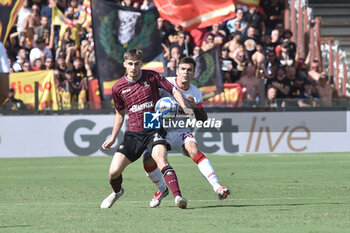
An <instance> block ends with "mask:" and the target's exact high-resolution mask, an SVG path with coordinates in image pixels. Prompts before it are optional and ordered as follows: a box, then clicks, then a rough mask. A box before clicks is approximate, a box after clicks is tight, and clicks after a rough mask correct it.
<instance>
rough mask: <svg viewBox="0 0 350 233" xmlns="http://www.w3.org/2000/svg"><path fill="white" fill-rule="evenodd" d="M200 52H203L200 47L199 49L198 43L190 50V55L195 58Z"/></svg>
mask: <svg viewBox="0 0 350 233" xmlns="http://www.w3.org/2000/svg"><path fill="white" fill-rule="evenodd" d="M201 52H203V51H202V49H201V47H200V46H198V45H196V46H194V48H193V52H192V57H193V59H196V57H198V55H199V54H200V53H201Z"/></svg>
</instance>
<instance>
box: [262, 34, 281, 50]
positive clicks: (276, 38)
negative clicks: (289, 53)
mask: <svg viewBox="0 0 350 233" xmlns="http://www.w3.org/2000/svg"><path fill="white" fill-rule="evenodd" d="M280 44H281V41H280V34H279V31H278V30H276V29H275V30H273V31H272V32H271V35H270V40H269V41H268V42H267V43H266V47H265V49H268V50H274V51H275V52H276V53H277V50H279V49H276V47H278V46H279V45H280ZM279 55H280V52H279V53H278V54H277V56H279Z"/></svg>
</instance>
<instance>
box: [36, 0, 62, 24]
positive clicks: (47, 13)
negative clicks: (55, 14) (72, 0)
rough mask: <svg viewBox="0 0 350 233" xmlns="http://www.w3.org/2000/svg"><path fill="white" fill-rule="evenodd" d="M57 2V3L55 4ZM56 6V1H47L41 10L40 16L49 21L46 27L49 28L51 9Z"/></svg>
mask: <svg viewBox="0 0 350 233" xmlns="http://www.w3.org/2000/svg"><path fill="white" fill-rule="evenodd" d="M56 2H57V3H56ZM56 4H58V1H57V0H48V4H47V5H45V6H44V7H42V8H41V11H40V15H41V16H46V17H47V18H48V20H49V22H48V25H49V27H50V26H51V19H52V8H53V7H54V6H55V5H56Z"/></svg>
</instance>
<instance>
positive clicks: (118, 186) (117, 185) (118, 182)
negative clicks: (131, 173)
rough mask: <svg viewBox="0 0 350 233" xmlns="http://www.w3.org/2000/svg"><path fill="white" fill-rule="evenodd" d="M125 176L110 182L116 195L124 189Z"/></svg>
mask: <svg viewBox="0 0 350 233" xmlns="http://www.w3.org/2000/svg"><path fill="white" fill-rule="evenodd" d="M122 182H123V176H122V175H121V174H120V176H119V177H118V178H116V179H113V180H109V183H110V184H111V186H112V189H113V191H114V192H115V193H117V192H119V191H120V190H121V189H122Z"/></svg>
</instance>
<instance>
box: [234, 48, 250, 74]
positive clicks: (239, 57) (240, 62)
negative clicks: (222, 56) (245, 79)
mask: <svg viewBox="0 0 350 233" xmlns="http://www.w3.org/2000/svg"><path fill="white" fill-rule="evenodd" d="M233 60H234V61H235V62H236V63H237V70H238V76H239V77H240V76H241V73H242V71H243V70H245V68H246V66H247V64H248V61H249V57H248V53H247V51H246V49H245V47H244V45H243V44H240V45H239V47H238V49H236V51H235V52H234V56H233Z"/></svg>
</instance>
